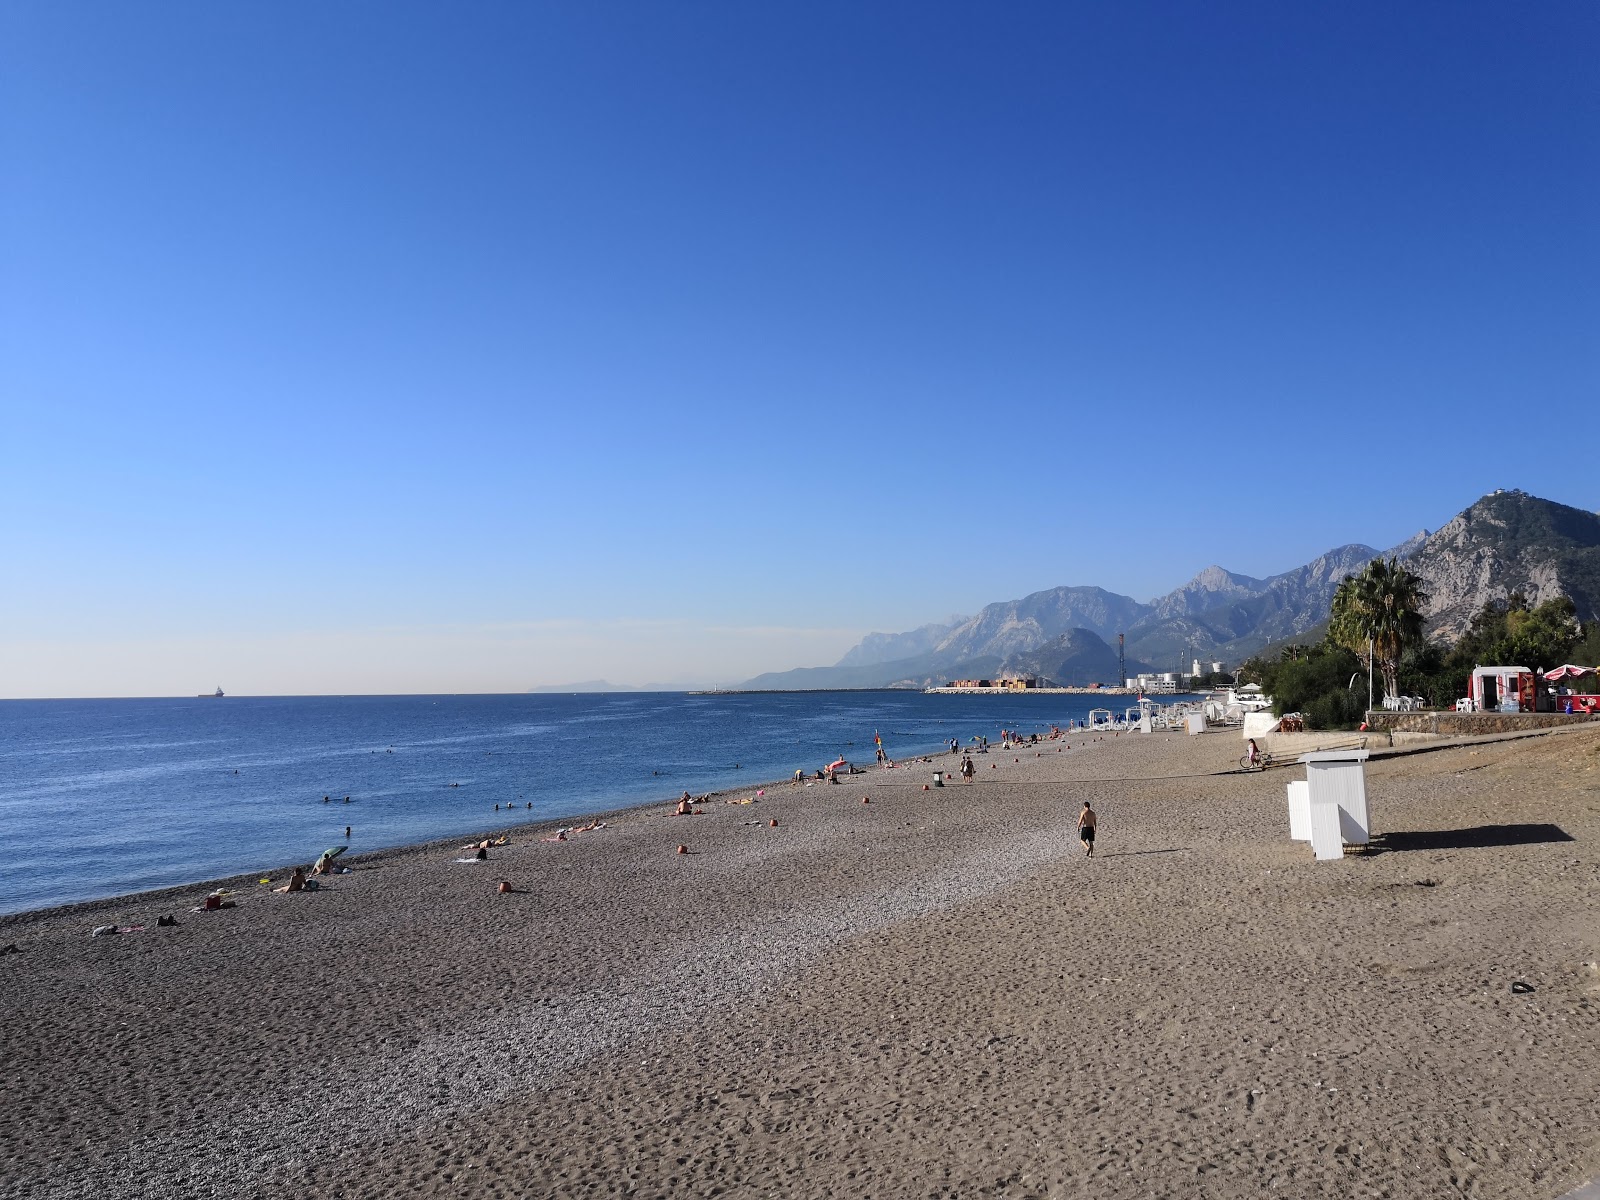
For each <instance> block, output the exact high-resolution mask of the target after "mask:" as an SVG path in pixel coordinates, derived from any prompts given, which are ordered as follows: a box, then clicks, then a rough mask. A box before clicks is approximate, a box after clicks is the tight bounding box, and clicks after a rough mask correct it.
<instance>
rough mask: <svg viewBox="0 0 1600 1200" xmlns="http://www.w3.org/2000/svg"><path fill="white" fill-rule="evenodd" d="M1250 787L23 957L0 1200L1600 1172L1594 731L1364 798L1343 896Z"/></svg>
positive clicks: (448, 880) (741, 835)
mask: <svg viewBox="0 0 1600 1200" xmlns="http://www.w3.org/2000/svg"><path fill="white" fill-rule="evenodd" d="M1240 752H1241V742H1240V740H1239V739H1238V737H1237V736H1236V735H1228V734H1211V735H1205V736H1202V737H1198V738H1190V737H1184V736H1181V735H1152V736H1149V737H1145V736H1140V735H1125V736H1123V737H1121V738H1116V739H1109V738H1108V739H1107V740H1105V741H1102V742H1096V743H1092V744H1088V745H1085V744H1084V742H1083V741H1082V739H1081V738H1080V739H1077V740H1074V741H1073V743H1072V748H1071V749H1070V750H1066V751H1065V752H1059V753H1058V752H1057V747H1056V746H1054V745H1052V746H1049V747H1047V748H1043V749H1042V750H1041V751H1035V750H1033V749H1030V750H1026V751H1019V752H1016V753H1006V754H1002V753H1001V752H999V751H998V749H996V750H995V751H994V752H993V753H991V754H989V755H988V756H980V757H979V758H978V759H977V762H978V763H979V766H980V769H979V777H978V780H977V781H976V782H975V783H973V784H970V785H966V784H959V783H957V784H953V785H952V786H949V787H946V788H943V789H938V790H931V791H928V792H924V791H923V790H922V785H923V784H924V783H926V782H928V781H929V780H930V778H931V771H932V770H933V767H931V766H927V765H924V764H917V765H915V766H913V767H910V768H907V769H905V770H901V771H893V772H878V771H875V770H874V771H871V772H869V773H868V774H866V775H861V776H854V777H848V778H845V779H841V782H840V783H839V784H838V785H837V786H828V785H815V786H812V787H808V788H794V787H790V786H789V785H787V784H781V785H776V786H773V785H769V786H768V787H767V794H766V796H765V797H764V798H762V799H761V800H760V801H759V802H757V803H755V804H751V805H730V804H725V803H722V802H721V800H722V799H725V798H726V797H719V798H717V799H716V800H715V801H714V802H713V803H711V804H708V805H706V806H705V813H704V815H701V816H697V817H674V816H671V815H669V814H670V813H671V807H672V806H671V803H670V802H664V803H663V804H660V805H656V806H651V807H648V808H645V809H640V810H633V811H631V812H628V813H624V814H617V815H614V816H612V817H610V818H609V819H608V821H607V828H605V829H603V830H597V831H594V832H589V833H582V834H577V835H574V836H572V837H571V838H570V840H568V841H566V842H562V843H556V844H552V843H547V842H543V841H540V840H539V835H540V834H541V833H549V832H550V831H551V829H552V828H553V827H551V826H543V827H535V828H530V829H527V830H518V831H515V832H514V833H513V843H514V844H513V845H512V846H511V847H509V848H506V849H503V850H499V849H497V850H494V851H491V853H490V858H489V860H488V861H487V862H481V863H480V862H467V863H457V862H454V861H452V860H453V859H454V858H456V857H460V856H461V855H460V854H459V853H458V852H457V851H456V849H455V846H454V845H451V846H448V847H443V846H438V845H434V846H429V847H421V848H415V849H412V850H408V851H404V852H395V853H389V854H385V855H382V856H373V857H371V858H367V859H363V858H360V857H357V858H355V859H354V866H355V867H356V868H357V869H356V870H355V871H354V872H353V873H351V874H349V875H343V876H338V877H335V879H334V880H333V881H332V882H330V883H329V884H328V886H326V887H325V888H324V889H322V890H321V891H319V892H317V893H315V894H301V895H291V896H281V895H273V894H270V893H269V892H268V891H267V889H266V888H263V887H260V886H259V885H250V886H249V888H248V890H243V891H241V892H240V893H239V895H238V905H237V907H235V908H232V909H226V910H223V911H221V912H214V913H205V914H191V913H190V912H189V911H188V909H189V908H190V907H192V905H193V904H194V903H197V902H198V901H199V898H200V897H201V896H203V895H204V893H205V891H206V890H207V889H206V888H205V887H198V888H195V889H192V890H190V891H188V892H186V893H185V895H184V898H185V900H186V903H184V904H181V905H180V904H179V903H177V902H176V900H175V899H174V898H173V896H172V895H170V894H167V895H162V896H149V897H135V898H131V899H127V900H123V901H115V902H107V903H103V904H93V905H86V906H78V907H76V908H74V909H71V910H58V911H55V912H51V913H43V914H35V915H30V916H25V917H20V918H11V919H5V920H0V946H4V945H5V944H7V943H15V944H16V945H17V946H18V948H19V951H20V952H19V953H15V954H8V955H4V956H0V1019H3V1022H4V1031H5V1043H6V1054H5V1056H4V1063H3V1065H0V1196H4V1197H24V1196H26V1197H68V1196H85V1195H102V1196H128V1197H145V1196H151V1197H165V1196H173V1197H178V1196H184V1197H189V1196H218V1197H224V1196H225V1197H244V1196H262V1197H278V1196H291V1195H292V1196H305V1195H308V1194H315V1195H319V1196H344V1197H391V1196H550V1195H611V1194H627V1195H639V1196H669V1195H684V1196H689V1195H693V1196H702V1195H714V1194H717V1195H773V1194H779V1195H795V1196H860V1195H872V1196H890V1197H900V1196H904V1197H911V1196H923V1197H926V1196H942V1195H949V1196H971V1195H1007V1196H1030V1195H1037V1196H1080V1195H1081V1196H1090V1195H1093V1196H1096V1197H1124V1196H1125V1197H1144V1196H1215V1197H1233V1196H1240V1197H1243V1196H1256V1195H1261V1194H1279V1195H1286V1196H1330V1197H1331V1196H1353V1195H1354V1196H1395V1197H1425V1196H1426V1197H1433V1196H1441V1195H1458V1194H1459V1195H1470V1196H1485V1197H1489V1196H1516V1197H1539V1198H1541V1200H1547V1198H1552V1197H1555V1196H1558V1195H1560V1194H1561V1193H1562V1192H1564V1191H1566V1190H1567V1189H1569V1188H1571V1187H1573V1186H1575V1185H1576V1184H1577V1183H1578V1182H1580V1181H1581V1180H1582V1179H1584V1178H1585V1177H1586V1176H1587V1175H1588V1174H1591V1173H1593V1172H1594V1171H1595V1170H1596V1169H1597V1168H1600V1099H1597V1094H1600V1090H1597V1087H1596V1081H1597V1080H1600V1037H1597V1034H1600V973H1597V971H1596V968H1595V966H1594V964H1595V962H1596V960H1597V959H1600V849H1597V847H1600V729H1596V730H1587V729H1585V730H1582V731H1579V732H1575V733H1569V734H1563V735H1559V736H1552V737H1546V738H1538V739H1532V740H1527V741H1515V742H1498V743H1493V744H1489V745H1483V746H1480V747H1476V748H1460V749H1451V750H1443V751H1439V752H1437V753H1430V754H1423V755H1417V756H1412V757H1404V758H1394V759H1387V760H1376V761H1374V762H1373V763H1372V764H1371V765H1370V768H1369V774H1368V787H1369V795H1370V797H1371V806H1372V810H1373V820H1374V826H1375V828H1376V830H1377V831H1378V832H1380V833H1383V834H1387V835H1389V837H1388V841H1389V842H1390V844H1391V847H1392V848H1390V849H1387V850H1383V851H1381V852H1378V853H1373V854H1370V855H1366V856H1362V857H1355V856H1350V857H1347V858H1346V859H1345V860H1344V861H1343V862H1339V863H1321V864H1319V863H1315V862H1313V861H1312V859H1311V856H1310V852H1309V849H1308V848H1306V847H1304V846H1303V845H1300V844H1296V843H1293V842H1290V841H1289V840H1288V836H1287V821H1286V817H1285V808H1284V802H1283V788H1284V783H1285V782H1286V781H1287V780H1288V779H1289V778H1292V777H1295V775H1294V774H1293V773H1292V772H1288V771H1273V772H1266V773H1258V774H1252V775H1240V774H1237V773H1233V771H1232V768H1233V767H1234V766H1235V764H1236V762H1237V759H1238V756H1239V754H1240ZM1035 754H1037V755H1038V756H1037V757H1034V755H1035ZM951 761H952V760H950V759H948V758H945V759H941V760H939V762H938V764H937V765H939V766H944V765H946V764H948V763H950V762H951ZM749 795H751V793H749V792H744V793H734V794H733V796H734V798H742V797H744V796H749ZM863 796H870V797H871V803H869V804H863V803H862V797H863ZM1084 799H1089V800H1091V801H1093V803H1094V804H1095V807H1096V808H1097V809H1098V810H1099V811H1100V813H1101V840H1100V845H1099V848H1098V850H1097V852H1096V855H1095V857H1094V858H1093V859H1092V860H1086V859H1085V858H1084V855H1083V851H1082V849H1081V848H1080V847H1079V846H1078V844H1077V841H1076V839H1075V835H1074V832H1073V825H1074V822H1075V820H1076V817H1077V813H1078V810H1079V807H1080V806H1081V803H1082V801H1083V800H1084ZM773 819H776V820H777V822H778V824H777V826H776V827H774V826H772V825H771V824H770V822H771V821H772V820H773ZM1569 839H1570V840H1569ZM679 844H683V845H685V846H687V847H688V849H689V850H690V853H688V854H681V855H680V854H678V853H676V847H677V846H678V845H679ZM283 877H284V876H283V873H280V875H279V877H278V878H277V880H276V881H277V882H282V879H283ZM502 879H505V880H508V881H509V882H511V883H512V884H513V885H514V886H515V887H516V888H517V891H516V892H515V893H513V894H510V895H499V894H496V891H495V885H496V883H497V882H498V881H500V880H502ZM165 912H175V913H176V914H177V915H178V920H179V925H178V926H177V927H175V928H156V927H155V917H156V915H157V914H159V913H165ZM113 921H115V922H117V923H120V924H138V923H143V924H145V925H146V926H147V928H146V930H145V932H143V933H137V934H126V935H121V936H117V937H101V938H91V937H89V936H88V935H89V930H90V929H91V928H92V927H93V926H95V925H98V924H102V923H109V922H113ZM1513 982H1517V983H1523V984H1526V985H1528V986H1531V987H1532V988H1533V989H1534V990H1532V991H1531V992H1526V993H1524V992H1522V991H1521V990H1520V989H1519V990H1518V991H1517V992H1513V991H1512V987H1511V985H1512V984H1513Z"/></svg>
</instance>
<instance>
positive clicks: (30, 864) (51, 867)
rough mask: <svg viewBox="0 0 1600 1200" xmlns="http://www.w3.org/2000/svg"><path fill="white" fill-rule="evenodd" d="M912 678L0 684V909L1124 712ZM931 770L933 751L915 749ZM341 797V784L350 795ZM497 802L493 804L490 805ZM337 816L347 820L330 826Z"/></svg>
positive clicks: (660, 798) (1110, 704)
mask: <svg viewBox="0 0 1600 1200" xmlns="http://www.w3.org/2000/svg"><path fill="white" fill-rule="evenodd" d="M1133 699H1134V698H1133V697H1131V696H1120V695H1119V696H1104V697H1095V696H1092V695H1063V694H1033V695H1028V694H1016V695H928V694H925V693H922V692H909V691H877V692H778V693H712V694H694V693H681V692H660V693H642V692H625V693H607V694H582V695H544V694H541V695H479V696H307V697H288V696H272V697H248V696H240V697H235V696H227V697H222V698H217V697H210V696H207V697H196V698H193V699H144V700H7V701H0V913H16V912H24V911H29V910H33V909H39V908H47V907H53V906H56V905H61V904H69V903H75V902H78V901H83V900H91V899H97V898H101V897H107V896H118V895H123V894H126V893H130V892H137V891H145V890H148V889H151V888H162V887H170V886H174V885H179V884H186V883H195V882H199V881H203V880H209V879H217V878H222V877H226V876H230V875H237V874H241V873H244V872H255V871H260V872H263V873H265V872H268V871H272V870H277V869H280V868H282V867H284V866H285V865H287V864H291V863H297V862H298V863H305V862H310V861H311V860H312V859H314V858H315V857H316V856H317V855H318V854H320V853H321V852H322V851H323V850H324V849H326V848H328V847H330V846H348V847H349V849H350V850H352V851H356V852H359V851H370V850H377V849H381V848H385V847H391V846H399V845H405V844H408V843H414V842H423V841H429V840H432V839H434V838H444V837H456V836H470V835H474V834H483V833H487V832H490V831H494V830H503V829H504V828H506V827H507V826H508V825H511V824H514V823H523V822H528V821H534V820H540V821H544V820H559V819H565V818H569V817H570V818H577V817H583V816H586V815H588V814H593V813H599V812H605V811H607V810H611V809H617V808H622V807H627V806H631V805H636V804H647V803H651V802H668V801H672V800H675V799H676V798H677V797H678V796H679V795H681V794H682V793H683V792H685V791H689V792H692V793H694V794H696V795H699V794H701V793H704V792H712V791H720V790H723V789H729V788H739V787H741V786H749V787H750V788H751V789H752V790H753V789H754V788H756V787H758V786H760V785H761V784H763V783H768V782H772V781H775V780H784V779H788V778H789V777H790V776H792V775H793V773H794V772H795V771H796V770H797V769H798V770H804V771H805V772H807V773H808V774H810V773H812V772H814V771H815V770H817V769H818V768H819V767H824V766H826V765H827V764H828V763H829V762H832V761H833V760H835V759H837V758H841V757H843V758H845V759H849V760H851V761H853V762H856V763H859V764H861V765H864V766H867V767H869V768H870V767H872V766H873V765H874V763H875V749H876V746H875V743H874V738H875V737H879V736H881V737H882V739H883V745H884V748H885V751H886V752H887V753H888V755H889V756H890V757H891V758H906V757H910V756H912V755H921V754H931V753H937V752H939V751H940V750H942V749H945V748H947V747H948V745H949V742H950V739H951V738H955V739H957V740H958V741H960V742H962V743H963V744H967V743H970V742H971V740H972V739H974V738H979V737H987V738H989V739H990V740H991V741H992V740H995V739H997V738H998V736H999V733H1000V731H1001V730H1002V729H1014V730H1018V731H1020V732H1022V733H1024V734H1028V733H1033V732H1038V733H1041V734H1042V733H1044V732H1047V731H1048V730H1049V728H1050V726H1051V725H1053V724H1054V725H1060V726H1063V727H1065V726H1066V724H1067V722H1068V721H1078V722H1082V721H1083V720H1084V719H1085V717H1087V715H1088V714H1089V711H1090V710H1091V709H1093V708H1095V707H1107V708H1110V709H1111V710H1112V711H1113V712H1114V713H1116V714H1118V715H1119V716H1120V715H1121V714H1122V712H1123V710H1124V709H1125V708H1127V707H1128V706H1129V705H1131V704H1132V703H1133ZM930 770H931V769H930ZM347 797H348V799H347ZM496 805H499V809H498V810H497V809H496V808H495V806H496ZM346 826H349V828H350V836H349V839H348V840H347V839H346V837H345V828H346Z"/></svg>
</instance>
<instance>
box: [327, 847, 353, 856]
mask: <svg viewBox="0 0 1600 1200" xmlns="http://www.w3.org/2000/svg"><path fill="white" fill-rule="evenodd" d="M347 849H349V847H348V846H329V847H328V848H327V849H326V850H324V851H323V852H322V857H323V858H338V857H339V855H341V854H343V853H344V852H345V851H346V850H347Z"/></svg>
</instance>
